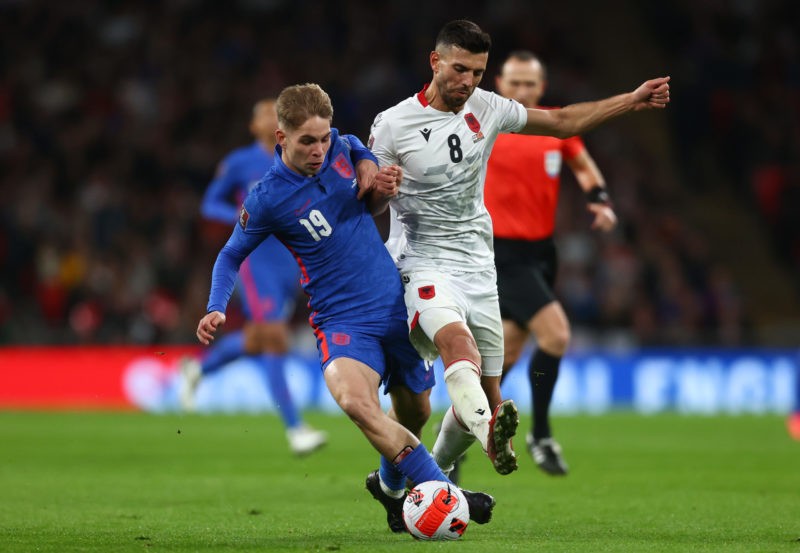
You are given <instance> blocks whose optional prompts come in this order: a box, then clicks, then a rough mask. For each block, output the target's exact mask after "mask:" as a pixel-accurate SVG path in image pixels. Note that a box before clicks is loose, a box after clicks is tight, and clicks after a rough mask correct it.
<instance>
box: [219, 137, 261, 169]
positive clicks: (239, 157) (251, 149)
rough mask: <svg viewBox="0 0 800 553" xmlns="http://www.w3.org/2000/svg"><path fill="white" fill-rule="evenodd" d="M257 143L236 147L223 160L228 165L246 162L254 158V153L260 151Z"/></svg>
mask: <svg viewBox="0 0 800 553" xmlns="http://www.w3.org/2000/svg"><path fill="white" fill-rule="evenodd" d="M257 146H258V145H257V144H256V143H251V144H247V145H246V146H239V147H238V148H234V149H233V150H231V151H230V152H228V155H226V156H225V157H224V158H223V160H222V162H223V163H224V164H226V165H228V166H229V167H230V166H235V165H237V164H240V163H245V162H246V161H248V160H249V159H252V157H253V155H254V154H255V153H256V152H257V151H258V149H257Z"/></svg>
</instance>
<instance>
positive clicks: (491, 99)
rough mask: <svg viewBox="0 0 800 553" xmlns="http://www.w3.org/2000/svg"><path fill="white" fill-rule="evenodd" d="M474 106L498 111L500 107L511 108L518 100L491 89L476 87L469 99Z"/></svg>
mask: <svg viewBox="0 0 800 553" xmlns="http://www.w3.org/2000/svg"><path fill="white" fill-rule="evenodd" d="M469 103H470V104H471V105H472V107H473V108H483V109H486V110H491V111H497V110H500V109H510V108H511V106H513V105H514V104H515V103H516V102H515V101H514V100H512V99H511V98H505V97H503V96H500V95H499V94H498V93H496V92H492V91H491V90H485V89H483V88H476V89H475V90H474V91H473V93H472V96H471V97H470V99H469Z"/></svg>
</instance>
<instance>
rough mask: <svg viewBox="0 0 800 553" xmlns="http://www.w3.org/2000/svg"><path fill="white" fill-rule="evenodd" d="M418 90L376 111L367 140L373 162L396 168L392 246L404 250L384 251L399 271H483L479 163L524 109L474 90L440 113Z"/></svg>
mask: <svg viewBox="0 0 800 553" xmlns="http://www.w3.org/2000/svg"><path fill="white" fill-rule="evenodd" d="M424 92H425V91H424V89H423V91H422V92H419V93H418V94H415V95H414V96H412V97H410V98H407V99H405V100H403V101H402V102H400V103H399V104H397V105H396V106H394V107H391V108H389V109H387V110H386V111H384V112H382V113H379V114H378V116H377V117H376V118H375V122H374V123H373V124H372V131H371V134H370V137H369V147H370V149H371V150H372V153H374V154H375V156H376V157H377V158H378V161H379V162H380V165H382V166H383V165H392V164H396V165H399V166H400V167H402V168H403V181H402V183H401V184H400V190H399V193H398V195H397V196H396V197H395V198H393V199H392V201H391V207H392V209H393V211H394V213H393V215H394V214H396V216H397V221H399V223H400V227H401V228H402V230H403V238H404V240H395V241H394V242H393V243H394V245H395V246H396V245H397V244H399V245H400V246H401V247H402V248H403V249H402V251H401V252H398V251H392V250H391V249H390V251H391V253H392V255H393V257H394V258H395V261H396V262H397V266H398V268H399V269H400V270H401V271H408V270H416V269H418V268H435V269H438V270H447V271H452V270H457V271H470V272H472V271H483V270H485V269H486V268H490V267H493V266H494V251H493V248H492V220H491V218H490V216H489V213H488V211H486V207H485V206H484V203H483V183H484V179H485V177H486V163H487V161H488V159H489V154H490V153H491V151H492V145H493V144H494V141H495V139H496V138H497V135H498V133H501V132H516V131H519V130H521V129H522V127H523V126H524V125H525V122H526V120H527V112H526V110H525V108H524V107H523V106H522V105H521V104H520V103H518V102H516V101H514V100H510V99H507V98H503V97H502V96H498V95H497V94H494V93H493V92H488V91H486V90H482V89H480V88H476V89H475V92H474V93H473V94H472V96H470V98H469V100H467V103H466V104H464V108H463V109H462V110H461V111H460V112H458V113H453V112H451V111H446V112H445V111H439V110H437V109H434V108H433V107H431V106H430V105H428V102H427V100H426V99H425V96H424ZM393 223H394V221H393ZM395 232H396V229H395ZM390 247H391V246H390Z"/></svg>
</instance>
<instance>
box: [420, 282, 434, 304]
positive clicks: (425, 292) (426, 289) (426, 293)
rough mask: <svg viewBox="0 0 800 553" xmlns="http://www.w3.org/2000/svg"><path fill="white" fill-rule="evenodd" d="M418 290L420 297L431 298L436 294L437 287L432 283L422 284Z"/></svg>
mask: <svg viewBox="0 0 800 553" xmlns="http://www.w3.org/2000/svg"><path fill="white" fill-rule="evenodd" d="M417 292H419V297H420V298H422V299H423V300H430V299H433V297H434V296H435V295H436V288H435V287H434V286H433V285H432V284H431V285H429V286H420V288H419V289H418V290H417Z"/></svg>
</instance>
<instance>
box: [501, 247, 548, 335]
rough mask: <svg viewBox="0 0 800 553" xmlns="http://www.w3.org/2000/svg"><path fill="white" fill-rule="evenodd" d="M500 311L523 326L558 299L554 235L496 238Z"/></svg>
mask: <svg viewBox="0 0 800 553" xmlns="http://www.w3.org/2000/svg"><path fill="white" fill-rule="evenodd" d="M494 258H495V264H496V266H497V290H498V293H499V294H500V314H501V315H502V317H503V319H507V320H512V321H514V322H515V323H517V324H518V325H519V326H520V327H522V328H527V327H528V321H530V320H531V318H532V317H533V316H534V315H535V314H536V313H537V312H538V311H539V310H540V309H541V308H542V307H544V306H545V305H547V304H549V303H551V302H553V301H556V296H555V294H554V293H553V285H554V284H555V280H556V271H557V269H558V257H557V254H556V246H555V242H554V241H553V238H552V237H550V238H545V239H543V240H535V241H530V240H509V239H506V238H495V239H494Z"/></svg>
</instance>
